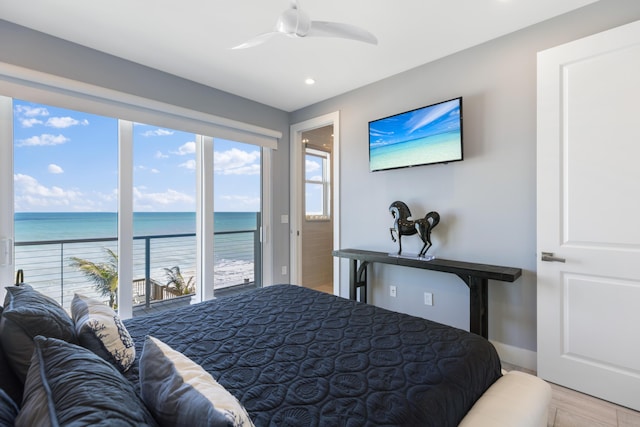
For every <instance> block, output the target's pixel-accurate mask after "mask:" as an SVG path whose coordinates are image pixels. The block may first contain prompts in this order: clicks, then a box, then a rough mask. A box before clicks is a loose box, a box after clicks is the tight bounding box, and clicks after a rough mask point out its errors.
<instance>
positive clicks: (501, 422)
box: [460, 371, 551, 427]
mask: <svg viewBox="0 0 640 427" xmlns="http://www.w3.org/2000/svg"><path fill="white" fill-rule="evenodd" d="M550 402H551V386H550V385H549V384H547V383H546V382H545V381H543V380H541V379H540V378H538V377H535V376H533V375H529V374H526V373H524V372H518V371H510V372H507V373H505V374H504V375H503V376H502V377H500V379H499V380H498V381H496V382H495V383H494V384H493V385H492V386H491V387H489V389H488V390H487V391H485V392H484V394H483V395H482V397H480V399H479V400H478V401H477V402H476V404H475V405H473V407H472V408H471V410H470V411H469V412H468V413H467V415H466V416H465V417H464V418H463V419H462V422H461V423H460V427H511V426H513V427H545V426H546V425H547V419H548V412H549V403H550Z"/></svg>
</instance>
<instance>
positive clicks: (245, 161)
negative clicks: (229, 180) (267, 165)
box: [213, 148, 260, 175]
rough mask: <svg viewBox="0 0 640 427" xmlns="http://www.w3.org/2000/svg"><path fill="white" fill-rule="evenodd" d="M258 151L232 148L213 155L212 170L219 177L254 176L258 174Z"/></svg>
mask: <svg viewBox="0 0 640 427" xmlns="http://www.w3.org/2000/svg"><path fill="white" fill-rule="evenodd" d="M259 160H260V151H251V152H248V151H243V150H239V149H237V148H232V149H231V150H227V151H216V152H215V153H213V170H214V171H215V173H217V174H220V175H256V174H259V173H260V164H259V163H256V162H257V161H259Z"/></svg>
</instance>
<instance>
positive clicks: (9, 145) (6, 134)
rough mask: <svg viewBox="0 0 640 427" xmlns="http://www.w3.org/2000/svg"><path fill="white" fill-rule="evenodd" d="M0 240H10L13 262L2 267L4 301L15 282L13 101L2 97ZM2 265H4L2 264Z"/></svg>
mask: <svg viewBox="0 0 640 427" xmlns="http://www.w3.org/2000/svg"><path fill="white" fill-rule="evenodd" d="M0 153H2V155H0V206H2V209H0V239H9V240H10V243H11V245H10V251H11V257H10V258H11V262H10V264H9V265H0V282H1V283H2V286H0V301H4V294H5V292H6V291H5V289H4V287H5V286H7V285H9V284H11V283H13V282H14V276H13V275H14V274H15V266H14V263H13V242H14V240H15V239H14V232H13V217H14V200H13V99H11V98H9V97H5V96H0ZM0 264H2V263H0Z"/></svg>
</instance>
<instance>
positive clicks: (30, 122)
mask: <svg viewBox="0 0 640 427" xmlns="http://www.w3.org/2000/svg"><path fill="white" fill-rule="evenodd" d="M20 124H21V125H22V127H23V128H31V127H34V126H35V125H41V124H42V120H39V119H32V118H29V119H20Z"/></svg>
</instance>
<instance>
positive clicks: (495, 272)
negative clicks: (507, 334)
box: [333, 249, 522, 338]
mask: <svg viewBox="0 0 640 427" xmlns="http://www.w3.org/2000/svg"><path fill="white" fill-rule="evenodd" d="M333 256H336V257H340V258H349V259H350V261H351V262H350V268H349V298H351V299H352V300H355V299H357V298H356V295H357V289H360V301H362V302H367V265H369V264H371V263H374V262H378V263H383V264H392V265H401V266H405V267H414V268H422V269H424V270H433V271H441V272H444V273H452V274H455V275H456V276H458V277H460V278H461V279H462V280H463V281H464V283H466V284H467V286H468V287H469V315H470V316H469V331H470V332H473V333H475V334H478V335H481V336H483V337H485V338H488V336H489V330H488V328H489V310H488V306H489V301H488V296H489V295H488V294H489V292H488V284H489V279H491V280H499V281H502V282H514V281H515V280H516V279H518V277H520V276H521V275H522V269H520V268H513V267H502V266H499V265H488V264H476V263H471V262H461V261H452V260H447V259H440V258H434V259H432V260H429V261H426V260H420V259H415V258H405V257H401V256H396V255H389V254H388V253H384V252H374V251H366V250H361V249H340V250H337V251H333ZM358 264H359V265H358Z"/></svg>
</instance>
